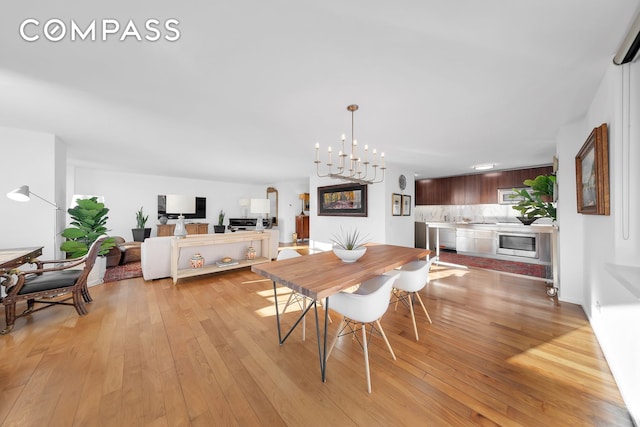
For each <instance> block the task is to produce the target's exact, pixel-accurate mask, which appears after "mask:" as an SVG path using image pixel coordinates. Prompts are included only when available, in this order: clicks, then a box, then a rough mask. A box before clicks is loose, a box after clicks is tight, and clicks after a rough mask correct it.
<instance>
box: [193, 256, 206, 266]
mask: <svg viewBox="0 0 640 427" xmlns="http://www.w3.org/2000/svg"><path fill="white" fill-rule="evenodd" d="M202 267H204V258H203V257H202V255H200V254H199V253H195V254H193V256H192V257H191V268H202Z"/></svg>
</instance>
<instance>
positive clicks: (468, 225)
mask: <svg viewBox="0 0 640 427" xmlns="http://www.w3.org/2000/svg"><path fill="white" fill-rule="evenodd" d="M424 223H425V224H426V225H427V226H428V227H432V228H454V229H458V228H462V229H469V230H493V231H510V232H514V233H555V232H557V231H558V227H557V226H555V225H552V224H536V223H533V224H531V225H524V224H519V223H517V222H438V221H425V222H424Z"/></svg>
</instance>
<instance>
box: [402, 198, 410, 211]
mask: <svg viewBox="0 0 640 427" xmlns="http://www.w3.org/2000/svg"><path fill="white" fill-rule="evenodd" d="M409 215H411V196H407V195H403V196H402V216H409Z"/></svg>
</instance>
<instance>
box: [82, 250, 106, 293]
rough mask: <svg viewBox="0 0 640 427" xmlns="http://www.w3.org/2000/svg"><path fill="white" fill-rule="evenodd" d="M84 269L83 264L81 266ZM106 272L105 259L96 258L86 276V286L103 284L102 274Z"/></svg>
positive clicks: (101, 257) (102, 257)
mask: <svg viewBox="0 0 640 427" xmlns="http://www.w3.org/2000/svg"><path fill="white" fill-rule="evenodd" d="M81 266H82V268H84V264H81ZM106 272H107V258H106V257H104V256H98V257H96V261H95V263H94V264H93V268H91V271H90V272H89V276H87V286H95V285H100V284H102V283H103V282H104V274H105V273H106Z"/></svg>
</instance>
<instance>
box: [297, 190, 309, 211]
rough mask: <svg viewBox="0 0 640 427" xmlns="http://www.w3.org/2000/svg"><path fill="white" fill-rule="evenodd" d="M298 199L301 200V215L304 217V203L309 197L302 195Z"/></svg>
mask: <svg viewBox="0 0 640 427" xmlns="http://www.w3.org/2000/svg"><path fill="white" fill-rule="evenodd" d="M298 198H299V199H300V202H301V203H302V210H301V211H300V215H304V202H305V200H306V199H307V195H306V194H305V193H302V194H300V195H299V196H298Z"/></svg>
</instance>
